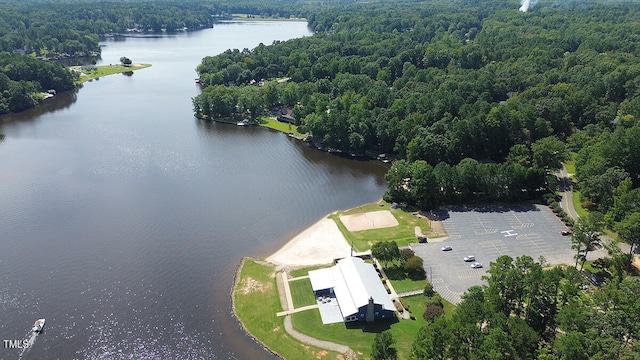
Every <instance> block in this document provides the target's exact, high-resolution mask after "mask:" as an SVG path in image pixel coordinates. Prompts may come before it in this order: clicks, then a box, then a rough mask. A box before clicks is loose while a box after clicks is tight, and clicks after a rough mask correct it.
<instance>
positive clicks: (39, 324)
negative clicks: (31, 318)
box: [31, 319, 44, 333]
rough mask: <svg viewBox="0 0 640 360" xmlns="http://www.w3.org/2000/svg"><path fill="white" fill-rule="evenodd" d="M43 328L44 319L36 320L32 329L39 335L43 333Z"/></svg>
mask: <svg viewBox="0 0 640 360" xmlns="http://www.w3.org/2000/svg"><path fill="white" fill-rule="evenodd" d="M42 328H44V319H38V320H36V322H35V323H34V324H33V328H32V329H31V330H32V331H33V332H34V333H39V332H41V331H42Z"/></svg>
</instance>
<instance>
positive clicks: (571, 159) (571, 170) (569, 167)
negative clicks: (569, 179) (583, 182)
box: [564, 152, 578, 174]
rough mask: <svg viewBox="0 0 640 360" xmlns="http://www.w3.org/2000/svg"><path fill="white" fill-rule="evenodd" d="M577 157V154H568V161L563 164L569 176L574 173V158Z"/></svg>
mask: <svg viewBox="0 0 640 360" xmlns="http://www.w3.org/2000/svg"><path fill="white" fill-rule="evenodd" d="M577 155H578V153H575V152H569V160H568V161H567V162H565V163H564V166H565V167H566V168H567V172H568V173H569V174H575V173H576V156H577Z"/></svg>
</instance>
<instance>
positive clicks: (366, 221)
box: [340, 210, 398, 231]
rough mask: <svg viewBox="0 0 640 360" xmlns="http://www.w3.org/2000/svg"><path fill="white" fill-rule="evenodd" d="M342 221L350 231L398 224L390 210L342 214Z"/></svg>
mask: <svg viewBox="0 0 640 360" xmlns="http://www.w3.org/2000/svg"><path fill="white" fill-rule="evenodd" d="M340 221H342V223H343V224H344V226H345V227H346V228H347V230H349V231H361V230H369V229H381V228H387V227H393V226H398V220H397V219H396V217H395V216H393V214H392V213H391V211H389V210H381V211H370V212H366V213H362V214H353V215H343V216H340Z"/></svg>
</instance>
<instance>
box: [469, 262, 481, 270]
mask: <svg viewBox="0 0 640 360" xmlns="http://www.w3.org/2000/svg"><path fill="white" fill-rule="evenodd" d="M471 268H472V269H480V268H482V263H473V264H471Z"/></svg>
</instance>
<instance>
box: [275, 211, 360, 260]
mask: <svg viewBox="0 0 640 360" xmlns="http://www.w3.org/2000/svg"><path fill="white" fill-rule="evenodd" d="M350 254H351V246H350V245H349V243H348V242H347V239H345V238H344V235H342V232H340V229H339V228H338V225H336V223H335V222H334V221H333V220H332V219H329V218H324V219H322V220H320V221H318V222H317V223H315V224H313V225H312V226H311V227H309V228H308V229H306V230H304V231H303V232H301V233H300V234H298V235H297V236H296V237H294V238H293V239H291V240H290V241H289V242H288V243H286V244H285V245H284V246H283V247H282V248H280V250H278V251H276V252H275V253H274V254H273V255H271V256H269V257H268V258H267V259H266V260H267V261H268V262H270V263H272V264H275V265H278V266H292V267H297V266H313V265H324V264H329V263H332V262H333V260H334V259H340V258H343V257H345V256H349V255H350Z"/></svg>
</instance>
